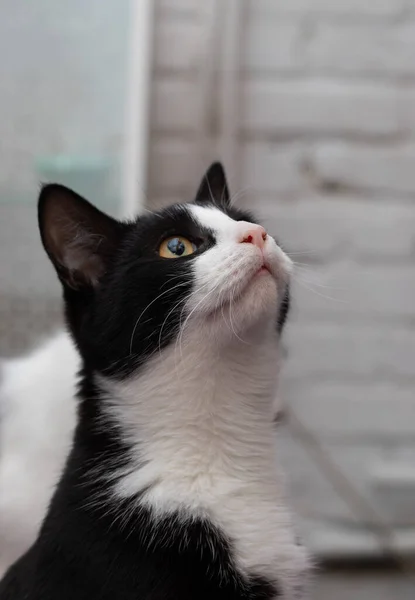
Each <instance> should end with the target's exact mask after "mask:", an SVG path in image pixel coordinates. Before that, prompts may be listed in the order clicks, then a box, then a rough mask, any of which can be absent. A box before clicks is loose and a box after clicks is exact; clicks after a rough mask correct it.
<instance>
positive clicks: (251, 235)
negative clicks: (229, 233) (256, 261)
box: [238, 221, 267, 249]
mask: <svg viewBox="0 0 415 600" xmlns="http://www.w3.org/2000/svg"><path fill="white" fill-rule="evenodd" d="M238 225H239V241H240V242H241V243H245V244H254V246H257V247H258V248H261V249H262V248H263V247H264V245H265V240H266V239H267V232H266V231H265V229H264V228H263V227H262V226H261V225H254V224H253V223H247V222H246V221H239V223H238Z"/></svg>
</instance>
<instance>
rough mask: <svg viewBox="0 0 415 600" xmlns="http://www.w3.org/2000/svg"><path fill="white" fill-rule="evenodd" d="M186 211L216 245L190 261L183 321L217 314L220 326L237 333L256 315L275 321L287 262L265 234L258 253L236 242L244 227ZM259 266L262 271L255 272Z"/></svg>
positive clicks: (207, 212)
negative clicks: (190, 288) (191, 268)
mask: <svg viewBox="0 0 415 600" xmlns="http://www.w3.org/2000/svg"><path fill="white" fill-rule="evenodd" d="M189 211H190V212H191V214H192V216H193V218H194V219H195V220H197V221H198V222H199V223H200V225H201V226H203V227H205V228H208V229H210V230H211V231H212V233H213V235H214V237H215V240H216V243H215V244H214V246H213V247H212V248H209V249H208V250H206V251H205V252H204V253H203V254H202V255H201V256H199V257H197V258H196V259H195V261H194V275H195V282H194V290H193V292H192V294H191V296H190V298H189V299H188V302H187V307H188V315H189V317H188V318H192V317H194V318H198V317H200V316H202V318H203V319H204V318H205V317H206V315H212V314H214V313H215V311H218V309H220V311H221V315H222V321H223V320H224V319H225V320H226V321H227V322H229V321H231V322H232V324H231V327H232V329H234V331H235V333H238V334H239V333H240V332H241V330H242V329H244V328H245V329H246V328H249V327H250V326H251V325H252V324H253V323H255V322H256V321H257V320H258V318H260V317H261V316H263V315H267V314H269V315H271V314H273V315H274V316H275V315H276V314H277V307H278V304H279V302H280V300H281V298H282V296H283V293H284V290H285V287H286V285H287V282H288V280H289V276H290V273H291V270H292V262H291V260H290V258H289V257H288V256H287V255H286V254H285V253H284V252H283V250H282V249H281V248H280V247H279V246H278V245H277V244H276V242H275V240H274V239H273V238H272V237H271V236H270V235H267V237H266V239H265V243H264V247H263V248H259V247H258V246H256V245H255V244H253V243H241V240H242V239H243V238H244V233H245V232H249V225H250V224H249V223H246V222H240V221H235V220H233V219H231V218H230V217H229V216H228V215H226V214H225V213H223V212H222V211H220V210H219V209H217V208H215V207H204V206H189ZM253 227H256V226H255V225H253ZM263 265H266V267H267V270H265V271H264V270H263V271H262V272H260V270H261V267H262V266H263Z"/></svg>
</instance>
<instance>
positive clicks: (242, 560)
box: [101, 332, 308, 600]
mask: <svg viewBox="0 0 415 600" xmlns="http://www.w3.org/2000/svg"><path fill="white" fill-rule="evenodd" d="M261 338H262V339H261V340H258V339H256V340H251V341H250V342H247V343H244V344H242V343H241V342H238V343H237V344H236V343H235V345H232V346H229V347H227V348H226V350H224V351H223V353H218V350H217V348H216V349H215V351H213V349H212V347H213V344H212V347H209V346H210V343H209V340H208V339H207V340H204V341H202V339H203V338H201V337H200V332H199V334H196V333H195V334H193V335H189V336H186V338H185V339H183V340H182V345H181V346H180V348H179V347H178V345H176V346H174V347H172V348H171V349H169V350H168V351H167V352H164V353H163V354H161V355H160V356H157V357H155V358H154V359H152V360H151V361H150V362H149V364H148V365H147V366H146V368H145V371H144V372H142V373H141V374H140V376H139V377H138V378H137V379H135V380H131V381H129V382H127V383H122V384H120V383H117V384H114V383H113V382H109V381H107V380H106V381H102V382H101V385H102V387H103V389H104V390H105V393H106V396H107V398H108V404H107V406H108V410H109V412H110V414H111V416H112V418H115V419H116V420H117V422H118V423H120V424H121V426H122V430H123V434H124V435H125V437H126V438H127V439H128V442H129V443H130V444H131V445H132V447H133V448H134V449H135V451H136V452H133V453H132V457H131V464H130V465H128V467H127V468H125V470H124V469H123V476H122V477H121V479H120V481H119V482H118V483H117V486H116V489H115V494H116V495H117V496H118V497H120V496H121V497H129V496H132V495H134V494H136V493H137V492H139V491H141V490H143V489H145V488H148V489H149V491H148V493H147V494H146V495H145V497H144V500H143V501H144V502H146V503H147V504H148V506H150V507H151V508H152V509H153V510H154V511H155V512H156V513H158V514H166V513H168V512H171V511H175V510H182V511H183V514H185V515H187V516H188V515H189V514H193V515H198V516H208V517H209V518H210V519H211V520H212V521H213V522H214V523H215V524H217V525H218V526H219V527H220V528H221V529H222V531H223V532H224V533H225V535H226V536H228V537H229V539H231V540H232V542H233V548H234V551H235V559H236V563H237V566H238V568H239V569H241V570H242V571H243V572H245V573H250V574H257V575H263V576H266V577H268V578H271V579H273V580H277V581H278V585H279V588H280V589H281V588H282V590H283V591H284V598H287V599H290V600H293V599H294V598H295V599H297V598H302V597H303V596H302V595H301V594H300V593H299V592H298V591H296V590H298V588H299V587H300V588H301V585H299V583H301V584H302V583H303V579H304V574H305V572H306V571H307V562H308V559H307V556H306V553H305V551H304V549H303V548H302V547H300V546H298V545H297V544H296V542H295V535H294V532H293V529H292V524H291V516H290V513H289V511H288V509H287V508H286V505H285V501H284V482H283V479H282V476H281V474H280V473H279V470H278V466H277V462H276V456H277V453H276V447H275V427H274V425H273V399H274V397H275V388H276V374H277V373H278V369H277V362H278V348H277V343H276V339H275V337H274V334H273V332H266V333H265V334H264V335H263V336H261Z"/></svg>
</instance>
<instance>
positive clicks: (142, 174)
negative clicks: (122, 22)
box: [121, 0, 154, 216]
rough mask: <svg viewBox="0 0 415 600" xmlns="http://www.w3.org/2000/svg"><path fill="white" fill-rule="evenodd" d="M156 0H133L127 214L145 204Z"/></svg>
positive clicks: (125, 166)
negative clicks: (154, 1) (153, 0)
mask: <svg viewBox="0 0 415 600" xmlns="http://www.w3.org/2000/svg"><path fill="white" fill-rule="evenodd" d="M153 5H154V3H153V2H152V0H131V6H130V11H131V19H130V34H129V44H130V52H129V57H128V58H129V71H128V83H127V86H128V87H127V97H126V109H125V132H124V135H125V154H124V161H123V165H122V187H123V193H122V203H121V211H122V215H123V216H131V215H133V214H135V213H137V211H140V210H142V209H143V207H144V206H145V190H146V183H147V181H146V180H147V160H148V143H149V107H150V91H151V89H150V88H151V86H150V84H151V69H152V40H153V25H154V14H153V13H154V6H153Z"/></svg>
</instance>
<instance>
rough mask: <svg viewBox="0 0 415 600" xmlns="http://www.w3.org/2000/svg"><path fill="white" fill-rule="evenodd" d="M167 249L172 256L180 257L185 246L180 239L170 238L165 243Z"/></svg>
mask: <svg viewBox="0 0 415 600" xmlns="http://www.w3.org/2000/svg"><path fill="white" fill-rule="evenodd" d="M167 248H168V249H169V251H170V252H171V253H172V254H175V255H176V256H181V255H182V254H183V253H184V252H185V251H186V246H185V245H184V243H183V242H182V240H181V239H180V238H172V239H171V240H169V241H168V242H167Z"/></svg>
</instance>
